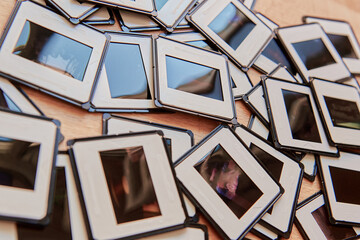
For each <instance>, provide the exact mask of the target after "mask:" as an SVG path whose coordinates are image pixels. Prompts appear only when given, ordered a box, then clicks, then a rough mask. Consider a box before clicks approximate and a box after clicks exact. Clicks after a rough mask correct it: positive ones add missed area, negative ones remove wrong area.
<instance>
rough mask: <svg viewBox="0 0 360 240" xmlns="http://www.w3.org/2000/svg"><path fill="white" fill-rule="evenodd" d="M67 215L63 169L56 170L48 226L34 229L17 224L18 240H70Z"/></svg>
mask: <svg viewBox="0 0 360 240" xmlns="http://www.w3.org/2000/svg"><path fill="white" fill-rule="evenodd" d="M69 214H70V213H69V202H68V196H67V188H66V177H65V169H64V168H63V167H62V168H57V170H56V180H55V194H54V206H53V212H52V215H51V219H50V223H49V225H47V226H46V227H37V226H35V227H34V226H28V225H20V224H18V227H17V229H18V240H35V239H37V240H48V239H52V240H71V239H72V237H71V225H70V215H69Z"/></svg>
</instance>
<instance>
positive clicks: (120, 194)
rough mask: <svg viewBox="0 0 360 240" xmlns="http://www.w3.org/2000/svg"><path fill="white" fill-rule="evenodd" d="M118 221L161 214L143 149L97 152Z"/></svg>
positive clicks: (131, 148) (129, 220)
mask: <svg viewBox="0 0 360 240" xmlns="http://www.w3.org/2000/svg"><path fill="white" fill-rule="evenodd" d="M100 157H101V161H102V165H103V168H104V173H105V177H106V181H107V184H108V188H109V192H110V196H111V200H112V203H113V207H114V212H115V215H116V220H117V223H125V222H131V221H136V220H141V219H145V218H150V217H155V216H160V215H161V212H160V208H159V204H158V201H157V198H156V194H155V190H154V186H153V183H152V180H151V176H150V172H149V168H148V165H147V162H146V158H145V153H144V149H143V148H142V147H141V146H140V147H129V148H124V149H118V150H111V151H104V152H100Z"/></svg>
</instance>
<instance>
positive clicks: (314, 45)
mask: <svg viewBox="0 0 360 240" xmlns="http://www.w3.org/2000/svg"><path fill="white" fill-rule="evenodd" d="M292 45H293V47H294V48H295V50H296V52H297V54H298V55H299V56H300V58H301V61H302V62H303V63H304V64H305V66H306V68H307V70H311V69H315V68H319V67H324V66H327V65H330V64H334V63H336V62H335V60H334V58H333V57H332V55H331V53H330V52H329V50H328V49H327V47H326V46H325V44H324V42H323V41H322V40H321V38H317V39H312V40H308V41H304V42H297V43H292Z"/></svg>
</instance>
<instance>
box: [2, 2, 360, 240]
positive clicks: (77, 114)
mask: <svg viewBox="0 0 360 240" xmlns="http://www.w3.org/2000/svg"><path fill="white" fill-rule="evenodd" d="M14 4H15V0H1V1H0V29H4V27H5V25H6V22H7V19H8V18H9V16H10V14H11V11H12V8H13V6H14ZM255 11H258V12H260V13H262V14H264V15H265V16H267V17H268V18H270V19H272V20H273V21H274V22H275V23H277V24H279V25H280V26H281V27H283V26H289V25H295V24H301V23H302V20H301V19H302V17H303V16H305V15H308V16H317V17H324V18H332V19H339V20H345V21H348V22H349V23H350V24H351V25H352V27H353V29H354V31H355V34H356V36H357V38H358V39H360V1H359V0H257V1H256V4H255ZM107 28H108V29H111V30H120V27H119V25H118V24H116V25H115V26H111V27H107ZM249 76H250V79H251V81H252V82H253V83H254V84H255V83H257V82H258V81H259V80H260V78H259V77H260V73H258V72H256V71H255V70H253V69H250V70H249ZM358 81H359V78H358ZM23 89H24V90H25V91H26V92H27V94H28V95H29V96H30V98H31V99H32V100H33V101H34V102H35V103H36V104H37V105H38V106H39V108H40V109H41V110H42V111H43V112H44V113H45V114H46V116H48V117H51V118H54V119H58V120H60V122H61V132H62V134H63V135H64V136H65V141H63V142H62V143H61V146H60V150H66V141H67V140H69V139H73V138H80V137H89V136H96V135H101V132H102V114H100V113H88V112H87V111H85V110H83V109H81V108H79V107H76V106H74V105H72V104H69V103H67V102H64V101H61V100H59V99H56V98H54V97H51V96H48V95H46V94H43V93H41V92H39V91H36V90H33V89H30V88H28V87H25V86H24V87H23ZM236 112H237V117H238V121H239V122H240V123H242V124H244V125H247V123H248V120H249V116H250V111H249V110H248V109H247V108H246V107H245V105H244V104H243V103H242V102H241V101H237V102H236ZM120 115H123V116H126V117H131V118H136V119H142V120H148V121H153V122H157V123H163V124H168V125H172V126H177V127H181V128H186V129H190V130H191V131H192V132H193V133H194V135H195V143H197V142H199V141H200V140H201V139H202V138H203V137H205V136H206V135H207V134H208V133H209V132H210V131H212V130H213V129H214V128H215V127H216V126H217V125H218V124H219V122H217V121H214V120H209V119H206V118H203V117H197V116H193V115H189V114H186V113H137V114H135V113H124V114H120ZM319 189H320V183H319V178H318V177H317V178H316V180H315V181H314V182H309V181H308V180H306V179H304V180H303V183H302V187H301V192H300V198H299V201H302V200H303V199H305V198H307V197H309V196H310V195H312V194H313V193H315V192H317V191H318V190H319ZM201 222H202V223H205V224H207V225H208V226H209V224H208V223H207V222H206V220H205V219H204V218H202V217H201ZM209 232H210V239H211V240H214V239H221V237H220V236H219V235H217V233H216V232H214V231H213V230H212V229H211V227H209ZM247 237H248V238H250V239H259V238H257V237H255V236H254V235H252V234H248V235H247ZM290 239H302V237H301V235H300V234H299V232H298V230H297V229H296V227H295V226H294V228H293V232H292V234H291V237H290Z"/></svg>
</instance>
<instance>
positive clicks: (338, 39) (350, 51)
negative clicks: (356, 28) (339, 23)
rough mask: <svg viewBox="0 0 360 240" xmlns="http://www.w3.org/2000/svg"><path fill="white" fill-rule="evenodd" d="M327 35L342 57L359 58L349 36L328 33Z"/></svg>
mask: <svg viewBox="0 0 360 240" xmlns="http://www.w3.org/2000/svg"><path fill="white" fill-rule="evenodd" d="M327 36H328V37H329V39H330V41H331V43H332V44H333V45H334V47H335V48H336V50H337V51H338V53H339V54H340V56H341V57H343V58H355V59H356V58H357V56H356V54H355V52H354V48H353V47H352V45H351V42H350V39H349V37H348V36H345V35H337V34H327Z"/></svg>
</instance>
